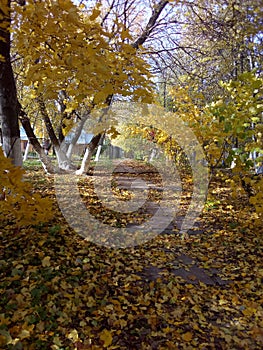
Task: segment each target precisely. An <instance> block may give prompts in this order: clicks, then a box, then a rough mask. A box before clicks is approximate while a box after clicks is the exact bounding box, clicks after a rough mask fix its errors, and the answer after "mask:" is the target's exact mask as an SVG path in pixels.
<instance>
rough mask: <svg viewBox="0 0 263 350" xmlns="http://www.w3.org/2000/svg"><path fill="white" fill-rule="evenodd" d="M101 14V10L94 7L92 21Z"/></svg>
mask: <svg viewBox="0 0 263 350" xmlns="http://www.w3.org/2000/svg"><path fill="white" fill-rule="evenodd" d="M99 15H100V10H98V9H94V10H93V11H92V14H91V15H90V18H89V19H90V20H91V21H94V20H95V19H96V18H97V17H98V16H99Z"/></svg>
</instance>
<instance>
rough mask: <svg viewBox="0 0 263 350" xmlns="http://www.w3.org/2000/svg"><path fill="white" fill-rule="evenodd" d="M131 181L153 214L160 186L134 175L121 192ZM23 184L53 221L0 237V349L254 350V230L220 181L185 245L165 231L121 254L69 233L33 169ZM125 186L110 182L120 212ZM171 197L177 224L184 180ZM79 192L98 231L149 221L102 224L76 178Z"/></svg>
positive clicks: (101, 211) (262, 316) (110, 218)
mask: <svg viewBox="0 0 263 350" xmlns="http://www.w3.org/2000/svg"><path fill="white" fill-rule="evenodd" d="M138 174H139V175H140V177H143V176H145V179H144V180H145V181H147V177H148V181H150V182H151V183H152V184H155V185H156V187H154V186H153V188H152V189H150V190H149V194H148V197H149V198H148V201H151V202H153V203H155V205H156V206H158V203H159V202H160V201H161V200H162V199H163V198H162V192H161V191H160V190H159V186H160V185H161V184H160V181H159V180H160V179H158V176H157V178H156V174H154V173H153V172H151V171H145V172H144V174H143V171H138V169H137V171H136V172H130V173H129V174H128V175H127V174H126V176H127V179H126V180H127V181H129V179H131V178H132V180H133V179H134V178H135V179H136V177H137V176H138ZM27 180H29V181H31V182H33V183H34V186H35V190H36V191H40V192H41V193H42V195H43V196H49V197H51V198H53V199H54V212H55V217H54V219H53V221H52V222H50V223H48V224H43V225H39V226H29V227H20V228H19V227H16V225H15V223H14V222H9V223H8V225H5V226H2V227H1V229H0V235H1V258H0V259H1V260H0V267H1V282H0V293H1V301H0V349H41V350H42V349H52V350H59V349H60V350H66V349H134V350H137V349H149V350H150V349H163V350H165V349H204V350H205V349H231V350H235V349H236V350H238V349H262V345H263V306H262V305H263V298H262V295H263V293H262V282H263V265H262V261H263V260H262V259H263V254H262V228H258V227H255V226H254V225H253V213H252V211H251V209H250V207H249V205H248V201H247V199H246V198H245V195H244V194H243V193H242V192H240V195H239V197H238V198H233V197H232V196H231V190H230V188H229V187H228V185H227V182H226V181H225V178H224V176H221V175H219V174H218V175H217V176H214V178H213V179H212V181H211V184H210V189H209V194H208V198H207V202H206V205H205V209H204V211H203V214H202V215H201V217H200V218H199V220H198V221H197V223H196V224H195V226H194V227H193V229H192V230H191V232H189V236H186V237H185V239H182V236H181V235H180V234H179V230H178V227H177V226H176V223H174V225H171V226H170V227H168V228H166V229H165V230H164V232H163V233H162V234H160V235H157V236H156V237H154V238H153V239H151V240H150V241H148V242H145V243H144V244H141V245H139V246H135V247H131V248H123V249H117V248H115V249H113V248H107V247H104V246H103V245H102V246H100V245H96V244H94V243H92V242H90V241H89V240H85V239H84V238H83V237H81V236H80V235H78V234H77V233H76V232H74V231H73V230H72V229H71V228H70V227H69V226H68V224H67V222H66V220H65V219H64V217H63V215H62V214H61V212H60V210H59V208H58V205H57V203H56V200H55V191H54V182H53V178H52V177H51V176H49V177H48V176H46V175H44V173H43V171H42V170H41V169H39V167H31V168H30V169H29V170H28V172H27ZM127 181H126V184H123V186H121V184H120V183H118V179H117V178H114V177H113V179H112V190H113V192H114V193H115V195H116V196H119V199H120V200H121V201H123V202H124V203H125V201H127V200H130V199H131V198H132V194H131V191H129V188H127ZM187 184H188V185H187ZM125 186H126V187H125ZM182 187H183V195H182V198H181V204H180V208H179V211H178V217H179V218H180V217H182V216H183V215H184V213H185V207H186V206H187V203H188V204H189V197H190V195H191V193H189V189H191V183H190V181H188V180H187V176H186V180H185V181H183V186H182ZM79 191H80V194H81V197H82V200H83V203H85V205H86V206H87V209H88V210H89V212H90V213H93V214H92V215H95V216H97V219H98V220H102V221H103V222H104V223H106V224H107V225H108V226H109V227H110V226H115V227H123V226H125V223H127V224H129V225H133V224H134V223H136V224H137V225H138V224H140V223H141V222H142V221H144V220H147V219H149V217H150V216H151V215H154V210H153V211H152V212H151V210H148V209H149V208H147V205H146V207H143V208H142V209H141V212H140V214H138V213H137V214H134V216H133V217H132V214H130V213H129V214H121V215H117V214H115V216H114V214H113V212H112V211H110V210H108V209H107V208H105V207H104V206H103V205H101V203H100V202H99V198H98V197H97V195H96V193H95V192H94V186H93V184H92V181H91V176H85V177H81V178H80V180H79ZM179 221H180V220H179ZM179 221H178V222H179ZM109 232H110V229H109ZM109 232H108V235H110V233H109ZM95 233H96V232H94V234H95ZM105 237H106V238H105V240H106V239H107V232H106V233H105Z"/></svg>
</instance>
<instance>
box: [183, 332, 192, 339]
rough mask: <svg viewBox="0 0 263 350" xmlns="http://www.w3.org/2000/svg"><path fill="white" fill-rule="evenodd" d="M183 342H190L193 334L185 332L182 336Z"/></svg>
mask: <svg viewBox="0 0 263 350" xmlns="http://www.w3.org/2000/svg"><path fill="white" fill-rule="evenodd" d="M182 338H183V340H185V341H190V340H192V338H193V334H192V333H191V332H186V333H184V334H183V335H182Z"/></svg>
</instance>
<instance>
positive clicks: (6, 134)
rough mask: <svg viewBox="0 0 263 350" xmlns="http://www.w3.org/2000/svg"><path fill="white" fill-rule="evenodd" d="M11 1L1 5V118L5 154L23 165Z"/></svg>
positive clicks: (8, 0)
mask: <svg viewBox="0 0 263 350" xmlns="http://www.w3.org/2000/svg"><path fill="white" fill-rule="evenodd" d="M10 2H11V1H10V0H4V1H3V2H2V4H1V7H0V120H1V124H2V141H3V144H2V147H3V151H4V154H5V155H6V157H9V158H11V159H12V162H13V163H14V164H15V165H17V166H21V165H22V152H21V142H20V130H19V123H18V114H19V106H18V100H17V91H16V84H15V79H14V74H13V69H12V66H11V58H10V46H11V42H10V24H11V9H10Z"/></svg>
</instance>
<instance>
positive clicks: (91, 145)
mask: <svg viewBox="0 0 263 350" xmlns="http://www.w3.org/2000/svg"><path fill="white" fill-rule="evenodd" d="M100 138H101V134H97V135H96V136H94V137H93V138H92V140H91V141H90V143H89V144H88V147H87V149H86V152H85V154H84V157H83V160H82V163H81V167H80V169H78V170H77V171H76V175H82V174H85V173H86V172H87V171H88V170H89V165H90V161H91V157H92V155H93V153H94V151H95V149H96V148H97V146H98V144H99V142H100Z"/></svg>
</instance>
